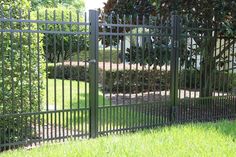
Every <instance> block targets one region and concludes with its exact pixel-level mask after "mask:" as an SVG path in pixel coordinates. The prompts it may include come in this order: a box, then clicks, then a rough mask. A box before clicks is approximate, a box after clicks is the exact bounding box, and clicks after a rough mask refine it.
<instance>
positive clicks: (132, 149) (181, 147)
mask: <svg viewBox="0 0 236 157" xmlns="http://www.w3.org/2000/svg"><path fill="white" fill-rule="evenodd" d="M1 156H2V157H7V156H11V157H14V156H15V157H28V156H30V157H31V156H32V157H33V156H37V157H38V156H39V157H40V156H43V157H47V156H48V157H54V156H55V157H56V156H66V157H72V156H73V157H74V156H77V157H79V156H81V157H91V156H97V157H106V156H107V157H111V156H112V157H126V156H127V157H137V156H140V157H153V156H161V157H170V156H176V157H192V156H196V157H199V156H204V157H208V156H209V157H215V156H220V157H224V156H225V157H234V156H236V121H221V122H217V123H202V124H200V123H198V124H187V125H176V126H171V127H164V128H160V129H154V130H146V131H141V132H137V133H134V134H125V135H113V136H108V137H100V138H97V139H90V140H78V141H68V142H65V143H61V144H46V145H44V146H41V147H39V148H33V149H31V150H26V149H23V148H21V149H18V150H14V151H8V152H4V153H2V154H1Z"/></svg>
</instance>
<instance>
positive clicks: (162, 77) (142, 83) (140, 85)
mask: <svg viewBox="0 0 236 157" xmlns="http://www.w3.org/2000/svg"><path fill="white" fill-rule="evenodd" d="M104 82H105V83H104V84H105V86H104V89H105V91H107V92H121V93H130V92H131V93H139V92H148V91H157V90H164V89H166V90H168V89H170V72H165V71H159V70H150V71H147V70H144V71H142V70H138V71H136V70H125V71H122V70H120V71H111V72H110V71H106V72H105V78H104Z"/></svg>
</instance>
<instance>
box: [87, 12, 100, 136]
mask: <svg viewBox="0 0 236 157" xmlns="http://www.w3.org/2000/svg"><path fill="white" fill-rule="evenodd" d="M89 22H90V27H89V29H90V35H89V43H90V45H89V58H90V61H89V107H90V108H89V116H90V118H89V137H90V138H95V137H97V134H98V122H97V120H98V119H97V116H98V62H97V60H98V11H96V10H89Z"/></svg>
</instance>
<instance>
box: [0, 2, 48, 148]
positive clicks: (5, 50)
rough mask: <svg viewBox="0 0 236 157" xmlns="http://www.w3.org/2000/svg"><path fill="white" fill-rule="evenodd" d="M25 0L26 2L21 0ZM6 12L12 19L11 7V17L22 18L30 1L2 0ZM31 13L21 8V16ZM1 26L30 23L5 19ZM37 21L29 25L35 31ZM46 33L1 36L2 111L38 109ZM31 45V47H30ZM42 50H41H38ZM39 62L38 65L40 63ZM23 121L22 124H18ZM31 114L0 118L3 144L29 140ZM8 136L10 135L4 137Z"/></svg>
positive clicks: (18, 27)
mask: <svg viewBox="0 0 236 157" xmlns="http://www.w3.org/2000/svg"><path fill="white" fill-rule="evenodd" d="M22 2H24V3H22ZM2 6H3V8H2V9H3V10H2V11H3V13H4V15H5V18H9V10H10V6H11V9H12V18H16V19H19V9H20V8H21V9H28V8H29V7H30V3H29V2H28V1H26V0H24V1H21V0H15V1H14V3H12V1H4V2H3V5H2ZM27 14H28V12H27V11H24V10H22V18H23V19H27V18H28V17H27V16H28V15H27ZM1 26H2V29H6V30H9V29H15V30H18V29H24V30H26V29H28V28H29V24H28V23H22V25H21V28H20V25H19V23H13V24H12V27H11V24H10V22H2V25H1ZM36 28H37V25H36V24H30V29H31V30H36ZM42 38H43V36H42V35H41V34H40V35H39V36H37V34H33V33H31V34H30V35H29V33H22V34H20V33H14V34H13V33H12V34H11V33H7V32H4V33H2V35H1V38H0V43H1V45H2V46H1V54H0V67H1V68H0V76H1V79H0V86H1V88H2V89H1V92H0V114H3V115H5V114H13V113H14V114H16V115H17V114H19V115H20V113H27V112H36V111H39V110H40V108H38V103H40V102H41V98H42V97H43V90H38V89H39V88H40V89H43V80H44V77H45V74H44V60H43V58H42V55H43V48H42V43H41V42H39V43H38V42H37V41H42ZM29 46H30V47H29ZM38 50H39V51H38ZM38 63H39V64H38ZM19 120H20V121H21V122H20V125H21V127H19V126H18V125H19V124H18V123H19ZM29 122H30V121H29V117H27V118H24V119H23V118H22V117H21V116H19V117H17V118H12V117H11V116H1V118H0V144H2V143H14V142H17V141H23V140H26V139H27V138H28V137H29V136H31V132H30V131H29V130H30V129H28V128H29V127H31V126H30V124H29ZM5 137H7V138H5Z"/></svg>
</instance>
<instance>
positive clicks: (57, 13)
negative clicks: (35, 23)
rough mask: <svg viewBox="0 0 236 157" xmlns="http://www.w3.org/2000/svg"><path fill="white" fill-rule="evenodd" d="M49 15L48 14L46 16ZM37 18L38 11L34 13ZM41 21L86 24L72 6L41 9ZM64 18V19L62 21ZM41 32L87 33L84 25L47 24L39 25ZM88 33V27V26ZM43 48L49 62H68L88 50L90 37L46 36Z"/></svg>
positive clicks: (39, 12) (39, 14) (73, 35)
mask: <svg viewBox="0 0 236 157" xmlns="http://www.w3.org/2000/svg"><path fill="white" fill-rule="evenodd" d="M46 13H47V14H46ZM33 14H34V15H35V17H37V11H35V12H33ZM38 16H39V19H40V20H48V21H57V22H61V21H63V22H84V21H85V19H84V16H79V12H78V11H77V10H76V9H75V8H74V7H72V6H69V7H65V6H61V5H58V7H57V8H40V10H39V11H38ZM62 16H63V19H62ZM39 29H40V30H48V31H59V32H60V31H63V32H74V33H76V32H85V29H86V28H85V26H84V25H78V24H61V23H59V24H48V25H47V26H46V25H45V24H40V25H39ZM87 31H88V26H87ZM43 48H44V51H45V53H46V54H45V55H46V56H47V59H48V61H49V62H59V61H62V60H67V59H69V58H70V56H73V55H74V54H77V52H78V51H82V50H87V49H88V36H87V35H76V34H72V35H70V34H47V33H46V34H44V38H43Z"/></svg>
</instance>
